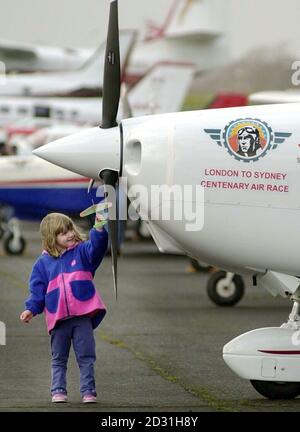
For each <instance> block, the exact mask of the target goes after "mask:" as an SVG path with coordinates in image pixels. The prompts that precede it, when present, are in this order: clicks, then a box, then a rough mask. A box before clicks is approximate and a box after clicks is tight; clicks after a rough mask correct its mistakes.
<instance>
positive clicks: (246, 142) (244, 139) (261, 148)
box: [204, 118, 292, 162]
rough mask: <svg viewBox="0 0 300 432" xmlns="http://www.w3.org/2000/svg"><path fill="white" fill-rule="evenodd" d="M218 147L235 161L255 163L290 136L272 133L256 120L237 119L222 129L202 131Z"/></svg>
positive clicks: (288, 134) (289, 134)
mask: <svg viewBox="0 0 300 432" xmlns="http://www.w3.org/2000/svg"><path fill="white" fill-rule="evenodd" d="M204 132H206V133H207V134H208V135H209V136H210V137H211V138H212V139H213V140H214V141H215V142H216V143H217V144H218V145H219V146H220V147H222V146H224V147H225V148H226V150H227V151H228V153H229V154H230V155H231V156H233V157H234V158H235V159H237V160H239V161H243V162H251V161H252V162H255V161H257V160H259V159H260V158H261V157H263V156H265V155H266V154H267V152H268V151H269V150H274V149H276V147H277V146H278V144H282V143H284V142H285V140H286V139H287V138H289V137H290V136H291V135H292V134H291V133H289V132H273V131H272V129H271V127H270V126H269V125H268V124H267V123H266V122H264V121H262V120H258V119H251V118H245V119H238V120H234V121H231V122H230V123H229V124H228V125H227V126H225V128H224V130H223V132H222V129H204Z"/></svg>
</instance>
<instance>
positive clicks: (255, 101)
mask: <svg viewBox="0 0 300 432" xmlns="http://www.w3.org/2000/svg"><path fill="white" fill-rule="evenodd" d="M248 99H249V104H251V105H262V104H278V103H300V91H299V90H294V89H289V90H285V91H284V90H283V91H263V92H257V93H252V94H250V95H249V97H248Z"/></svg>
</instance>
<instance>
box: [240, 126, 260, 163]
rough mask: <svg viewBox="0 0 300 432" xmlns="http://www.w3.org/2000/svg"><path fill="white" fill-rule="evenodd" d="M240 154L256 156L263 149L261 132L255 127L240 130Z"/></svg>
mask: <svg viewBox="0 0 300 432" xmlns="http://www.w3.org/2000/svg"><path fill="white" fill-rule="evenodd" d="M237 136H238V143H239V150H238V153H239V154H241V153H243V154H245V155H246V156H254V155H256V151H257V150H258V149H259V148H261V146H260V137H259V131H258V129H256V128H255V127H253V126H246V127H242V128H241V129H239V130H238V134H237Z"/></svg>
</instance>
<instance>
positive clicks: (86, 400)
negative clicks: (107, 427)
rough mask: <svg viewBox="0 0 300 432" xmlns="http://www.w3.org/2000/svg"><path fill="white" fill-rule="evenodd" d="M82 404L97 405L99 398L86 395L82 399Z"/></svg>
mask: <svg viewBox="0 0 300 432" xmlns="http://www.w3.org/2000/svg"><path fill="white" fill-rule="evenodd" d="M82 402H83V403H96V402H97V397H96V396H94V395H93V394H86V395H84V396H83V397H82Z"/></svg>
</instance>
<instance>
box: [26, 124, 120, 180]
mask: <svg viewBox="0 0 300 432" xmlns="http://www.w3.org/2000/svg"><path fill="white" fill-rule="evenodd" d="M120 145H121V141H120V130H119V127H114V128H110V129H101V128H100V127H95V128H92V129H88V130H84V131H82V132H79V133H76V134H73V135H69V136H67V137H65V138H61V139H58V140H56V141H53V142H51V143H49V144H46V145H44V146H41V147H39V148H38V149H36V150H34V151H33V152H32V153H33V154H34V155H36V156H38V157H40V158H42V159H45V160H47V161H48V162H51V163H53V164H55V165H58V166H60V167H62V168H66V169H68V170H70V171H73V172H75V173H77V174H81V175H83V176H85V177H90V178H94V179H99V176H98V174H99V171H101V170H102V169H106V168H108V169H114V170H119V169H120V154H121V151H120Z"/></svg>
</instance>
